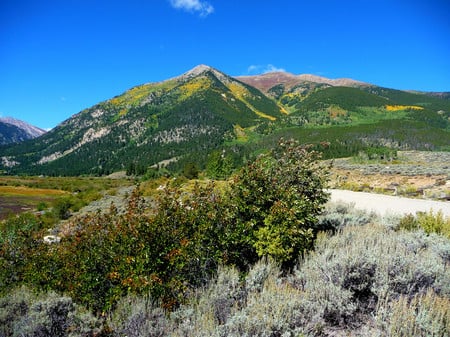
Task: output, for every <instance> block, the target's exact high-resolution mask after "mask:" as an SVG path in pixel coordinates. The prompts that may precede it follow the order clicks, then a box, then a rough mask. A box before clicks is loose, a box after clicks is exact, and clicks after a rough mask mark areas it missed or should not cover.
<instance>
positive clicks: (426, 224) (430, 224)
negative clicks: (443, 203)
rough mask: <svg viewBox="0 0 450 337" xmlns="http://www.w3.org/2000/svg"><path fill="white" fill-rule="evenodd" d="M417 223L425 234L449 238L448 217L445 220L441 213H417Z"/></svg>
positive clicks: (449, 220)
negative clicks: (435, 234)
mask: <svg viewBox="0 0 450 337" xmlns="http://www.w3.org/2000/svg"><path fill="white" fill-rule="evenodd" d="M417 222H418V224H419V226H420V227H421V228H422V229H423V230H424V231H425V232H426V233H437V234H442V235H445V236H447V237H448V238H450V217H448V218H445V217H444V215H443V214H442V211H439V212H437V213H436V214H434V213H433V211H430V212H427V213H418V214H417Z"/></svg>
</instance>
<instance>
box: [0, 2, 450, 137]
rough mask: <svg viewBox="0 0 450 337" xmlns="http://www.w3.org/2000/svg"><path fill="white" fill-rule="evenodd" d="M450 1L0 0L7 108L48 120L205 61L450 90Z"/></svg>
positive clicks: (3, 112) (2, 101)
mask: <svg viewBox="0 0 450 337" xmlns="http://www.w3.org/2000/svg"><path fill="white" fill-rule="evenodd" d="M449 17H450V4H449V3H448V1H447V0H423V1H418V0H376V1H375V0H358V1H357V0H355V1H352V0H347V1H345V0H341V1H337V0H309V1H303V0H291V1H287V0H276V1H272V0H267V1H263V0H261V1H254V0H248V1H247V0H240V1H236V0H208V1H204V0H126V1H116V0H2V1H1V2H0V116H12V117H15V118H18V119H22V120H24V121H27V122H29V123H31V124H34V125H36V126H39V127H42V128H52V127H54V126H56V125H57V124H59V123H61V122H62V121H64V120H65V119H67V118H69V117H70V116H71V115H73V114H75V113H77V112H79V111H81V110H83V109H85V108H88V107H90V106H92V105H94V104H96V103H98V102H100V101H103V100H106V99H109V98H111V97H113V96H115V95H118V94H121V93H122V92H124V91H125V90H127V89H129V88H131V87H133V86H135V85H139V84H142V83H147V82H156V81H161V80H164V79H167V78H170V77H174V76H177V75H180V74H182V73H184V72H186V71H188V70H189V69H191V68H193V67H194V66H196V65H198V64H207V65H210V66H213V67H215V68H217V69H219V70H222V71H224V72H225V73H227V74H230V75H234V76H238V75H248V74H258V73H263V72H267V71H273V70H285V71H288V72H291V73H294V74H316V75H321V76H325V77H329V78H340V77H347V78H353V79H356V80H360V81H365V82H370V83H373V84H377V85H380V86H384V87H389V88H396V89H414V90H423V91H450V20H449Z"/></svg>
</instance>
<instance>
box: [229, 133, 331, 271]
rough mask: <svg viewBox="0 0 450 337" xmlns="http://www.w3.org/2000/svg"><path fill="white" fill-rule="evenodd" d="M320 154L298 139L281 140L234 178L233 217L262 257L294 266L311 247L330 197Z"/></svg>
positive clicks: (255, 256)
mask: <svg viewBox="0 0 450 337" xmlns="http://www.w3.org/2000/svg"><path fill="white" fill-rule="evenodd" d="M319 158H320V156H319V154H318V153H317V152H315V151H310V150H309V149H308V148H305V147H302V146H300V145H299V144H298V143H297V142H295V141H285V140H283V139H282V140H280V142H279V144H278V146H277V147H275V148H274V149H273V150H272V151H271V152H270V153H268V154H265V155H261V156H260V157H258V158H257V159H256V160H255V161H254V162H251V163H249V164H248V165H246V166H244V167H243V168H242V169H241V171H240V172H239V173H238V174H237V175H235V177H234V181H233V182H232V185H231V207H232V208H233V211H234V214H233V215H234V219H235V221H236V222H237V223H238V225H239V226H240V227H243V228H244V232H246V233H247V235H245V236H244V238H243V239H244V240H246V241H247V242H249V243H251V245H252V246H253V247H254V248H255V250H256V255H253V256H248V259H249V262H250V263H255V262H256V261H257V258H258V257H262V256H271V257H273V258H275V259H276V260H278V261H280V262H282V263H284V264H286V265H292V264H293V263H294V261H295V260H296V258H297V257H298V256H299V254H300V253H301V252H303V251H304V250H308V249H311V248H312V245H313V240H314V234H315V232H316V231H317V228H316V225H317V217H318V215H319V214H320V213H321V212H322V210H323V207H324V204H325V202H326V201H327V199H328V195H327V193H325V191H324V187H325V184H326V182H327V168H326V167H325V166H322V165H320V164H319V163H318V159H319Z"/></svg>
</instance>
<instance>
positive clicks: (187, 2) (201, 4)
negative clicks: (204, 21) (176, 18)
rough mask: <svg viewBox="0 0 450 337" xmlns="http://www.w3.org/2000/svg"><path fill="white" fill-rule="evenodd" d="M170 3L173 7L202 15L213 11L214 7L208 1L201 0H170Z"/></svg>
mask: <svg viewBox="0 0 450 337" xmlns="http://www.w3.org/2000/svg"><path fill="white" fill-rule="evenodd" d="M170 4H171V5H172V7H173V8H176V9H181V10H184V11H187V12H192V13H194V12H195V13H199V14H200V16H203V17H204V16H208V15H209V14H211V13H213V12H214V7H213V6H212V5H211V4H210V3H209V2H207V1H202V0H170Z"/></svg>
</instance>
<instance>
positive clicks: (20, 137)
mask: <svg viewBox="0 0 450 337" xmlns="http://www.w3.org/2000/svg"><path fill="white" fill-rule="evenodd" d="M45 132H46V131H45V130H42V129H40V128H38V127H36V126H33V125H30V124H28V123H26V122H24V121H21V120H18V119H15V118H12V117H0V145H5V144H11V143H18V142H22V141H24V140H28V139H33V138H36V137H39V136H42V135H43V134H44V133H45Z"/></svg>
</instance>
